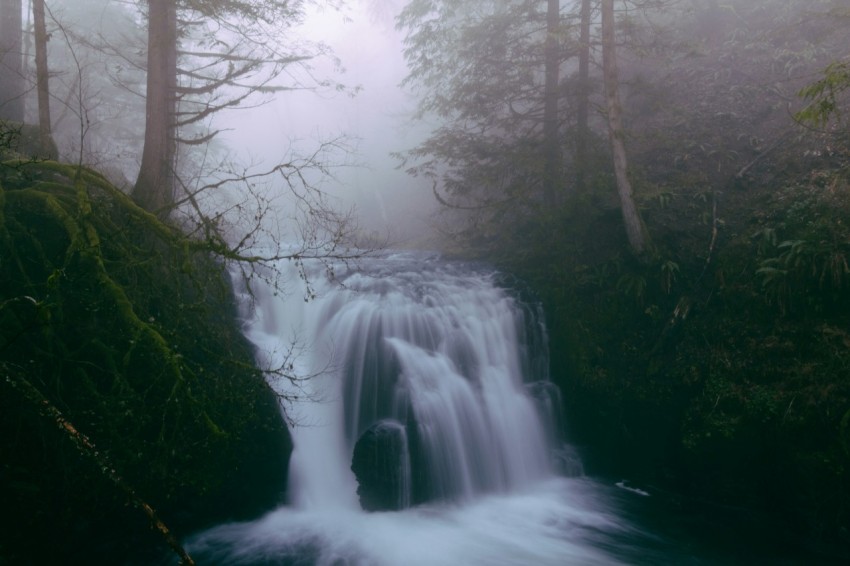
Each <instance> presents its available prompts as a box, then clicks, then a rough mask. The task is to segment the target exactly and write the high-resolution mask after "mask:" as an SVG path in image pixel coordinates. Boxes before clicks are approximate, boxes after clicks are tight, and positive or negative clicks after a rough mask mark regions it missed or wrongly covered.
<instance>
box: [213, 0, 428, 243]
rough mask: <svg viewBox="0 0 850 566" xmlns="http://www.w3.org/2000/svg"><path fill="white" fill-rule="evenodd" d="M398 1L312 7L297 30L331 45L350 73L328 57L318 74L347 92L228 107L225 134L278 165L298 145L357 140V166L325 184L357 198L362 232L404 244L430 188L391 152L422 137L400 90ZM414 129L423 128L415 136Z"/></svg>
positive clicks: (414, 235) (416, 232) (414, 231)
mask: <svg viewBox="0 0 850 566" xmlns="http://www.w3.org/2000/svg"><path fill="white" fill-rule="evenodd" d="M398 4H400V2H398V1H397V0H363V1H361V2H356V3H352V4H350V5H349V6H348V7H347V9H346V10H345V12H343V13H340V12H337V11H335V10H330V9H325V10H323V11H315V10H314V11H312V12H311V13H310V14H309V15H308V17H307V20H306V22H305V26H304V28H303V29H302V30H300V31H301V32H302V33H303V35H304V37H305V38H306V39H309V40H313V41H323V42H324V43H327V44H329V45H330V46H331V47H332V48H333V50H334V52H335V53H336V56H337V57H339V59H340V60H341V63H342V66H343V67H344V68H345V73H343V74H341V75H340V74H336V75H333V73H334V70H333V65H332V64H330V62H327V61H325V62H322V61H317V62H316V67H317V74H318V76H319V77H331V78H333V79H335V80H339V81H341V82H343V83H344V84H345V85H347V86H349V87H354V86H360V87H361V90H360V91H359V93H358V94H357V95H356V96H353V97H352V96H349V95H348V94H346V93H319V92H284V93H281V94H278V95H277V99H276V100H275V101H274V102H272V103H270V104H268V105H267V106H265V107H262V108H257V109H251V110H243V111H236V112H231V113H229V114H228V115H226V116H225V117H224V118H223V119H222V122H221V123H222V124H223V125H225V126H227V127H230V128H233V131H231V132H227V133H226V134H225V136H224V137H223V141H225V142H226V143H227V144H228V145H229V146H230V147H232V148H233V149H234V150H235V151H236V152H237V153H238V154H239V155H244V156H248V155H250V156H252V157H254V158H257V157H259V158H262V159H263V161H264V162H265V163H266V164H272V163H274V162H277V161H278V160H279V159H280V158H281V157H283V156H284V155H285V153H286V152H287V151H288V150H289V148H290V147H291V146H292V144H293V143H295V144H296V145H297V146H298V147H300V148H302V149H303V150H304V151H308V150H309V148H311V147H315V144H316V143H317V140H319V139H328V138H333V137H336V136H338V135H339V134H345V135H347V136H350V137H352V138H355V140H354V143H355V144H356V146H357V150H358V151H357V155H356V156H355V157H353V158H352V161H356V162H357V163H358V164H359V165H357V166H352V167H345V168H342V169H338V170H337V171H336V179H335V180H329V181H326V183H325V185H324V188H326V189H327V190H329V191H331V192H333V193H334V194H336V195H338V196H339V197H340V198H342V199H345V201H346V202H348V203H355V204H356V206H357V209H358V211H359V212H360V217H361V225H362V227H363V228H364V232H365V233H367V234H369V233H372V232H374V231H377V232H378V233H384V232H385V230H386V229H387V228H388V227H389V226H391V227H392V228H390V232H391V235H392V236H393V238H394V239H397V240H399V243H405V241H408V242H409V241H410V240H411V239H418V238H420V237H421V236H422V235H423V234H424V232H425V230H426V224H425V223H426V220H427V217H428V215H429V213H430V210H431V209H432V208H433V205H434V203H433V197H432V196H431V191H430V188H429V186H427V185H423V183H422V182H421V181H417V180H415V179H412V178H410V177H408V176H407V175H406V174H405V173H404V172H402V171H398V170H396V168H395V167H396V165H397V164H396V162H395V161H394V160H392V159H391V158H390V157H389V153H390V152H391V151H399V150H404V149H407V148H409V147H411V146H413V145H415V143H416V142H417V141H418V139H420V138H421V137H422V134H423V128H422V127H421V126H417V125H416V124H414V123H412V122H411V120H410V114H411V112H412V110H413V106H414V102H413V100H412V99H411V98H410V97H408V96H406V95H405V93H404V92H403V91H402V90H401V89H400V88H399V83H400V82H401V80H402V79H403V78H404V75H405V66H404V59H403V56H402V53H401V36H400V34H399V33H398V32H397V31H396V30H395V29H394V27H393V16H394V11H395V6H396V5H398ZM417 131H418V132H419V133H417Z"/></svg>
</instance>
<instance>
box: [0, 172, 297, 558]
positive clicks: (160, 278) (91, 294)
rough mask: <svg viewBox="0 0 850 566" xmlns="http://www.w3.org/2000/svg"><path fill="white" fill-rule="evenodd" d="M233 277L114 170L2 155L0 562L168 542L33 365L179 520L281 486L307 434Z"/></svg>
mask: <svg viewBox="0 0 850 566" xmlns="http://www.w3.org/2000/svg"><path fill="white" fill-rule="evenodd" d="M231 291H232V290H231V288H230V285H229V278H228V275H227V272H226V270H225V268H224V265H223V264H222V263H221V262H220V261H218V260H217V259H215V257H213V256H212V255H211V254H209V253H208V251H207V250H205V246H204V244H203V243H202V242H194V241H191V240H188V239H187V238H185V237H184V236H183V234H182V233H181V232H180V231H178V230H176V229H175V228H173V227H171V226H168V225H167V224H163V223H162V222H160V221H159V220H158V219H157V218H155V217H154V216H152V215H150V214H148V213H146V212H145V211H143V210H141V209H139V208H138V207H136V206H135V205H134V204H133V203H132V201H131V200H130V199H129V198H127V197H126V195H124V194H122V193H121V192H120V191H118V190H117V189H115V188H114V187H113V186H112V185H110V184H109V183H108V182H107V181H106V180H105V179H104V178H103V177H102V176H100V175H99V174H97V173H96V172H94V171H91V170H87V169H77V168H75V167H71V166H67V165H63V164H59V163H56V162H52V161H43V162H28V161H21V160H19V161H6V162H4V163H2V164H0V369H2V372H3V375H2V378H3V382H2V383H1V384H0V388H2V389H3V391H2V395H0V431H2V439H0V477H2V481H0V486H2V487H0V498H2V500H3V501H4V502H6V503H7V507H6V509H5V512H4V521H3V522H4V523H6V524H4V525H2V526H0V533H2V534H0V563H3V559H8V560H10V561H12V562H14V561H15V560H25V561H27V562H33V561H35V562H39V563H50V562H52V561H54V559H58V557H61V561H62V562H63V563H92V560H93V555H96V556H97V557H98V558H97V561H104V562H106V561H109V562H113V563H124V562H125V561H126V560H127V559H128V557H131V556H132V557H134V558H133V560H137V557H136V555H137V554H138V553H139V552H140V551H141V550H142V549H151V548H152V549H153V550H152V552H153V553H158V552H160V551H161V547H162V545H161V541H159V540H157V539H156V538H153V539H152V538H151V537H152V535H151V533H150V529H149V528H148V526H147V525H146V524H145V518H144V517H143V516H142V515H141V514H139V513H138V512H137V511H136V510H135V509H129V508H128V507H127V501H126V498H125V496H124V495H123V494H121V493H120V492H119V491H118V490H116V489H115V487H114V485H112V484H110V483H109V482H108V481H106V480H105V476H104V473H103V472H104V470H101V469H98V467H97V466H95V465H93V464H92V462H91V461H90V459H87V458H86V457H85V455H84V454H81V453H80V452H79V451H78V450H76V449H75V448H74V447H73V445H72V444H71V443H69V442H68V439H67V438H66V436H65V435H64V434H63V432H62V431H61V430H58V429H57V427H56V425H55V423H53V422H50V420H49V419H45V418H44V417H42V416H40V415H39V407H36V406H33V405H32V404H31V403H28V402H27V400H26V399H24V398H23V397H21V396H20V395H19V394H18V392H17V391H16V389H15V388H14V387H11V385H14V383H15V382H16V381H20V380H26V382H27V383H29V384H31V385H32V386H33V387H35V388H36V389H37V390H38V391H39V392H40V393H41V394H42V395H43V396H44V397H45V398H46V399H47V400H48V401H49V403H51V404H52V405H53V406H55V407H56V408H58V409H59V410H60V411H61V412H62V414H63V415H64V416H65V417H66V418H67V419H68V421H69V422H71V423H73V425H74V426H75V427H76V428H77V429H78V430H79V431H80V432H82V433H84V434H85V435H86V436H88V437H89V438H90V439H91V440H92V442H93V443H94V444H95V446H96V448H97V450H98V452H99V453H100V454H102V455H103V456H104V457H105V458H107V459H108V461H109V462H111V463H112V465H113V466H114V468H115V470H116V471H117V472H118V473H119V474H120V475H121V476H122V477H123V478H124V480H125V481H126V482H127V484H128V485H130V486H132V487H133V489H134V490H135V491H136V493H137V494H138V495H139V496H140V497H141V498H142V499H144V500H145V501H147V502H149V503H151V504H152V505H153V506H154V507H155V508H157V509H158V511H159V513H160V516H161V518H162V519H163V520H164V521H165V522H166V524H168V525H169V526H170V527H171V528H172V530H174V531H176V532H177V533H178V534H186V533H188V532H190V531H191V530H193V529H197V528H200V527H203V526H206V525H208V524H210V523H213V522H217V521H221V520H225V519H242V518H247V517H250V516H253V515H256V514H258V513H260V512H261V511H262V510H264V509H265V508H268V507H270V506H272V505H274V504H276V503H278V502H279V500H280V498H281V497H282V493H283V491H284V489H285V474H286V469H287V465H288V458H289V453H290V451H291V442H290V439H289V435H288V432H287V429H286V426H285V423H284V422H283V419H282V416H281V413H280V407H279V401H278V399H277V397H276V396H275V394H274V393H273V392H272V390H271V389H270V387H269V386H268V384H267V383H266V381H265V379H264V376H263V374H262V372H260V371H259V370H258V369H257V368H256V367H255V365H254V363H253V351H252V348H251V346H250V344H249V343H247V341H246V340H245V339H244V337H243V336H242V334H241V332H240V330H239V323H238V320H237V309H236V306H235V304H234V302H233V295H232V292H231ZM140 517H141V518H140ZM45 532H50V533H51V541H52V542H51V544H50V545H44V544H43V533H45ZM76 549H85V550H84V552H85V555H81V554H79V550H76ZM93 549H94V550H93Z"/></svg>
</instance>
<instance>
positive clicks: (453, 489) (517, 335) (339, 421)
mask: <svg viewBox="0 0 850 566" xmlns="http://www.w3.org/2000/svg"><path fill="white" fill-rule="evenodd" d="M316 271H317V272H316V273H311V274H309V279H310V280H311V284H312V285H313V286H314V287H315V288H316V290H317V291H318V294H317V298H314V299H312V300H309V301H305V300H304V297H303V294H302V293H301V292H299V291H297V290H292V289H290V290H289V292H288V293H280V292H278V291H277V290H275V289H274V287H273V286H270V285H266V284H265V283H264V282H262V281H259V280H256V281H254V283H253V285H252V293H250V294H249V293H247V292H246V293H243V296H242V303H243V307H244V314H245V319H246V329H245V331H246V334H247V336H248V337H249V338H250V340H251V341H252V342H253V343H254V344H255V345H256V346H257V351H258V358H259V360H258V361H259V362H260V363H261V364H263V365H266V366H268V367H289V366H290V365H291V367H292V371H293V372H294V373H296V374H299V375H313V376H314V377H312V378H310V379H308V380H306V381H303V382H296V383H293V382H290V381H289V380H286V379H281V380H279V381H277V382H275V383H273V384H272V385H273V386H274V387H275V388H276V389H277V390H278V391H279V392H280V393H281V394H282V395H285V396H287V397H288V398H292V399H296V398H297V399H298V400H296V401H293V402H292V403H291V404H288V405H287V406H286V411H287V415H288V417H289V418H290V419H292V420H294V421H295V422H296V423H297V424H296V426H294V427H293V428H292V432H293V441H294V446H295V448H294V451H293V455H292V460H291V464H290V473H289V493H288V501H287V502H286V504H284V505H282V506H281V507H279V508H278V509H277V510H275V511H273V512H271V513H268V514H267V515H265V516H264V517H262V518H259V519H257V520H255V521H251V522H244V523H234V524H226V525H221V526H218V527H215V528H213V529H211V530H208V531H206V532H203V533H200V534H198V535H197V536H195V537H193V538H192V539H191V540H190V541H189V543H188V547H189V551H190V553H191V554H192V555H193V556H194V557H195V558H196V559H197V560H198V563H202V564H228V565H271V564H275V565H277V564H279V565H288V564H292V565H314V564H315V565H361V564H362V565H387V566H392V565H405V566H415V565H422V566H440V565H470V566H474V565H481V566H484V565H487V566H490V565H506V566H512V565H516V566H522V565H564V564H577V565H592V564H605V565H610V564H620V563H622V564H679V563H687V564H710V563H724V561H723V560H720V561H717V562H714V561H712V560H698V559H696V558H694V554H693V549H692V548H684V549H683V550H682V551H680V550H678V549H677V548H676V547H672V546H671V545H670V544H669V543H666V542H664V541H661V540H660V539H658V538H656V537H653V536H651V535H648V534H645V533H643V532H641V531H640V530H639V529H636V528H635V527H634V526H632V523H631V522H630V521H628V520H627V519H625V518H624V517H626V516H628V515H627V509H628V507H629V505H630V503H629V501H636V500H640V499H643V498H646V495H647V494H646V493H644V492H643V491H642V490H640V489H637V488H632V487H630V486H628V485H627V484H624V483H621V482H613V481H612V482H606V483H605V484H603V483H600V482H598V481H595V480H592V479H590V478H587V477H584V476H583V474H582V473H581V465H580V462H579V460H578V458H577V457H576V456H575V452H574V451H573V450H571V449H570V447H569V445H567V444H565V443H564V440H563V438H562V431H561V430H560V428H561V425H560V422H561V415H560V414H559V410H560V409H559V407H560V405H561V403H560V399H559V397H558V395H559V393H558V390H557V388H555V387H554V386H553V385H552V384H551V383H549V382H548V380H547V371H548V369H547V368H548V355H547V351H546V343H547V341H546V336H545V328H544V326H543V323H542V317H541V316H540V313H538V312H537V311H536V309H535V308H534V307H532V306H529V305H525V304H523V303H521V302H520V301H518V300H517V299H515V298H514V296H513V295H512V294H511V293H510V292H508V291H506V290H505V289H504V288H502V287H500V285H499V284H498V277H497V275H496V274H494V273H493V272H492V271H488V270H487V269H483V268H480V267H478V268H477V267H474V266H469V265H461V264H453V263H449V262H445V261H442V260H440V259H439V258H437V257H436V256H428V255H421V254H395V255H388V256H386V257H382V258H377V259H370V260H367V261H365V262H364V263H363V265H361V266H360V268H359V269H358V270H357V271H350V272H349V271H345V270H344V269H342V268H340V269H339V270H338V271H343V272H342V273H339V272H338V273H337V274H336V277H335V280H334V281H326V280H325V279H324V277H323V275H322V273H323V271H322V270H318V269H317V270H316ZM299 350H303V351H301V353H300V355H295V353H297V351H299ZM370 431H371V433H374V434H376V435H377V436H381V435H384V436H385V437H386V438H391V439H392V446H393V450H391V451H390V453H387V454H384V455H383V457H385V458H384V459H385V460H386V461H388V462H389V469H390V473H391V476H392V477H391V478H384V479H389V480H390V481H387V482H385V488H386V489H387V490H389V491H390V492H391V493H389V494H384V495H386V496H387V497H388V498H387V499H386V501H389V505H390V508H391V509H393V510H384V511H375V512H366V511H363V510H362V509H361V504H360V501H359V498H358V482H357V480H356V478H355V476H354V474H353V473H352V455H353V453H354V452H355V450H356V449H357V448H358V440H359V439H362V438H366V437H367V436H368V435H369V434H370ZM383 446H385V447H386V446H387V445H383ZM617 484H619V485H617Z"/></svg>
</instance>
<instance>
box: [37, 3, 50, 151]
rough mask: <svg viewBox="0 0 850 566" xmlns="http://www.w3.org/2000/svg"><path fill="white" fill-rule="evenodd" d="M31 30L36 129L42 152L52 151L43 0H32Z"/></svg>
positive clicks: (48, 74)
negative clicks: (36, 103)
mask: <svg viewBox="0 0 850 566" xmlns="http://www.w3.org/2000/svg"><path fill="white" fill-rule="evenodd" d="M32 16H33V31H34V35H35V77H36V91H37V92H38V131H39V135H40V137H41V149H42V152H43V154H45V155H47V154H50V153H53V152H52V151H51V149H52V148H53V146H54V144H53V140H52V138H51V125H50V73H49V72H48V67H47V25H46V24H45V21H44V0H32ZM54 157H55V156H54Z"/></svg>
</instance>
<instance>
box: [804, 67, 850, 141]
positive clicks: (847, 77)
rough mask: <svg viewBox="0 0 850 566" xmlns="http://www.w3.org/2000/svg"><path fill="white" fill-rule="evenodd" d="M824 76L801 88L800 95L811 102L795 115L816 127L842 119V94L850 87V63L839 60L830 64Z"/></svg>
mask: <svg viewBox="0 0 850 566" xmlns="http://www.w3.org/2000/svg"><path fill="white" fill-rule="evenodd" d="M823 75H824V76H823V78H822V79H820V80H818V81H815V82H814V83H812V84H810V85H808V86H806V87H804V88H803V89H801V90H800V92H799V96H800V97H801V98H803V99H805V100H808V101H809V104H808V105H807V106H806V107H805V108H803V109H802V110H800V111H799V112H797V114H796V115H795V117H796V118H797V119H798V120H800V121H801V122H807V123H809V124H812V125H813V126H816V127H824V126H826V125H827V123H828V122H829V121H830V120H831V119H832V118H836V119H839V120H840V119H841V107H842V105H841V103H840V96H841V94H842V93H843V92H844V91H845V90H847V89H848V88H850V64H847V63H843V62H837V63H832V64H831V65H829V66H828V67H827V68H826V69H825V70H824V72H823Z"/></svg>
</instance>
